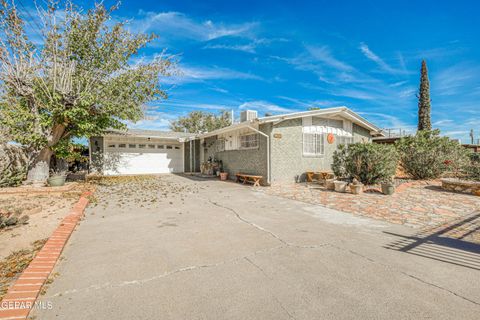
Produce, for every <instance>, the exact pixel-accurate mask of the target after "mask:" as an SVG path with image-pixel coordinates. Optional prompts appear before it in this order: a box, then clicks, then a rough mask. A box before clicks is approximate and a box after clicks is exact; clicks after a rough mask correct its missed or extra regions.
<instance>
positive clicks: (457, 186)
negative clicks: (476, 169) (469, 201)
mask: <svg viewBox="0 0 480 320" xmlns="http://www.w3.org/2000/svg"><path fill="white" fill-rule="evenodd" d="M441 181H442V188H443V189H444V190H448V191H454V192H461V193H467V194H473V195H476V196H480V182H479V181H468V180H459V179H453V178H445V179H442V180H441Z"/></svg>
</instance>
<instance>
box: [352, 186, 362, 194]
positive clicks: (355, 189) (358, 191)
mask: <svg viewBox="0 0 480 320" xmlns="http://www.w3.org/2000/svg"><path fill="white" fill-rule="evenodd" d="M350 191H352V193H353V194H362V193H363V184H351V185H350Z"/></svg>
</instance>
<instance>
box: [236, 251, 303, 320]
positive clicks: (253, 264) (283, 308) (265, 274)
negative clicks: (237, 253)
mask: <svg viewBox="0 0 480 320" xmlns="http://www.w3.org/2000/svg"><path fill="white" fill-rule="evenodd" d="M244 259H245V260H246V261H247V262H248V263H250V264H251V265H252V266H254V267H255V268H257V269H258V270H260V271H261V272H262V274H263V275H264V276H265V278H267V279H269V280H273V278H271V277H270V276H269V275H268V274H267V273H266V272H265V270H263V268H262V267H260V266H259V265H258V264H256V263H255V262H253V261H252V260H251V259H249V258H248V257H245V258H244ZM272 297H273V299H275V301H276V302H277V304H278V305H279V306H280V308H282V310H283V311H284V312H285V313H286V314H287V315H288V317H289V318H290V319H296V318H295V317H294V316H293V315H292V314H291V313H290V312H289V311H288V310H287V308H285V306H284V305H283V304H282V302H281V301H280V300H279V299H278V298H277V296H276V295H275V294H273V293H272Z"/></svg>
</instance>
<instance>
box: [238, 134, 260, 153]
mask: <svg viewBox="0 0 480 320" xmlns="http://www.w3.org/2000/svg"><path fill="white" fill-rule="evenodd" d="M257 147H258V134H256V133H254V134H246V135H243V136H240V148H241V149H252V148H257Z"/></svg>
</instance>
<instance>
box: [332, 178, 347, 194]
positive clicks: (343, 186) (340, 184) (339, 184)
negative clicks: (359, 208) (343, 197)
mask: <svg viewBox="0 0 480 320" xmlns="http://www.w3.org/2000/svg"><path fill="white" fill-rule="evenodd" d="M333 183H334V184H335V191H337V192H346V191H347V185H348V183H347V182H345V181H338V180H337V181H334V182H333Z"/></svg>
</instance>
